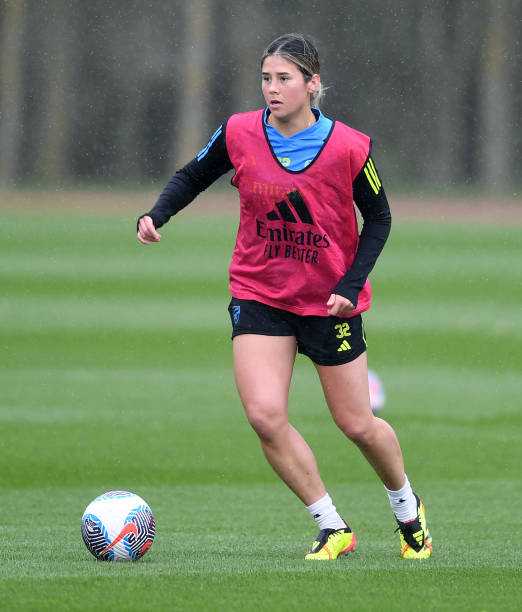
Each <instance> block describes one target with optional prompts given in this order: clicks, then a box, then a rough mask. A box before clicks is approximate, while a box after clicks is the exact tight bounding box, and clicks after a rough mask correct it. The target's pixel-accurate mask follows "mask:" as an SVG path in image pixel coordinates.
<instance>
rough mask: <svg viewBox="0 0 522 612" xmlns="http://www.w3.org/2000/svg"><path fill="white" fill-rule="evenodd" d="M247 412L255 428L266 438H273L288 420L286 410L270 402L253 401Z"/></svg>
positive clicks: (261, 436)
mask: <svg viewBox="0 0 522 612" xmlns="http://www.w3.org/2000/svg"><path fill="white" fill-rule="evenodd" d="M246 413H247V417H248V421H249V423H250V425H251V426H252V428H253V430H254V431H255V432H256V433H257V435H258V436H259V437H260V438H262V439H264V440H271V439H273V438H274V437H275V436H276V435H277V434H278V432H280V431H281V428H282V426H283V425H284V423H285V422H286V417H285V416H284V414H285V411H284V410H281V409H279V408H278V407H277V406H274V405H272V404H270V403H265V402H252V403H250V404H249V405H248V406H246Z"/></svg>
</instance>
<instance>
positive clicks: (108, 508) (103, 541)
mask: <svg viewBox="0 0 522 612" xmlns="http://www.w3.org/2000/svg"><path fill="white" fill-rule="evenodd" d="M155 534H156V523H155V521H154V515H153V514H152V510H151V509H150V508H149V506H148V504H147V503H146V502H145V501H144V500H143V499H142V498H141V497H140V496H139V495H135V494H134V493H129V492H128V491H109V492H108V493H104V494H103V495H100V496H99V497H97V498H96V499H94V500H93V501H92V502H91V503H90V504H89V505H88V506H87V508H86V509H85V512H84V513H83V516H82V537H83V541H84V542H85V546H87V548H88V549H89V550H90V552H91V553H92V554H93V555H94V556H95V557H96V558H97V559H100V560H103V561H136V560H137V559H139V558H140V557H143V555H144V554H145V553H146V552H147V551H148V550H149V548H150V547H151V545H152V542H153V541H154V536H155Z"/></svg>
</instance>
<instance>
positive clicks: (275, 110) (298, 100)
mask: <svg viewBox="0 0 522 612" xmlns="http://www.w3.org/2000/svg"><path fill="white" fill-rule="evenodd" d="M261 76H262V90H263V96H264V97H265V101H266V104H267V106H268V108H269V109H270V112H271V113H272V117H273V118H274V119H275V120H276V121H281V122H288V121H292V120H295V119H298V118H299V117H300V116H305V115H307V114H309V113H310V94H311V93H312V92H313V91H315V88H316V87H317V85H318V82H319V75H317V74H316V75H314V76H313V77H312V80H311V81H309V82H306V81H305V79H304V76H303V73H302V72H301V71H300V70H299V68H298V67H297V66H296V65H295V64H294V63H293V62H291V61H290V60H287V59H285V58H283V57H280V56H278V55H269V56H268V57H267V58H266V59H265V61H264V62H263V67H262V69H261Z"/></svg>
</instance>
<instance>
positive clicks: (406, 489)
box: [384, 474, 411, 497]
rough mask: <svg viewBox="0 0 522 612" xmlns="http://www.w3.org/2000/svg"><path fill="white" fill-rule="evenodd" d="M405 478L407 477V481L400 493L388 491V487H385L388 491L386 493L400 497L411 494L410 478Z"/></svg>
mask: <svg viewBox="0 0 522 612" xmlns="http://www.w3.org/2000/svg"><path fill="white" fill-rule="evenodd" d="M404 476H405V478H406V480H405V482H404V484H403V486H402V488H400V489H399V490H398V491H392V490H391V489H388V488H387V487H386V486H385V487H384V488H385V489H386V493H388V495H392V496H397V497H400V496H402V495H406V494H407V493H409V492H410V490H411V484H410V481H409V480H408V476H406V474H405V475H404Z"/></svg>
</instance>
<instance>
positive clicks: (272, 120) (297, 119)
mask: <svg viewBox="0 0 522 612" xmlns="http://www.w3.org/2000/svg"><path fill="white" fill-rule="evenodd" d="M316 121H317V118H316V116H315V115H314V113H313V112H312V109H311V108H310V107H307V108H305V109H303V111H301V112H300V113H299V114H297V115H294V116H290V117H275V116H274V114H273V113H270V114H269V115H268V118H267V123H268V124H269V125H271V126H272V127H274V128H275V129H276V130H277V131H278V132H279V133H280V134H282V135H283V136H285V138H289V137H290V136H293V135H294V134H297V133H298V132H302V131H303V130H306V129H307V128H309V127H310V126H312V125H313V124H314V123H315V122H316Z"/></svg>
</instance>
